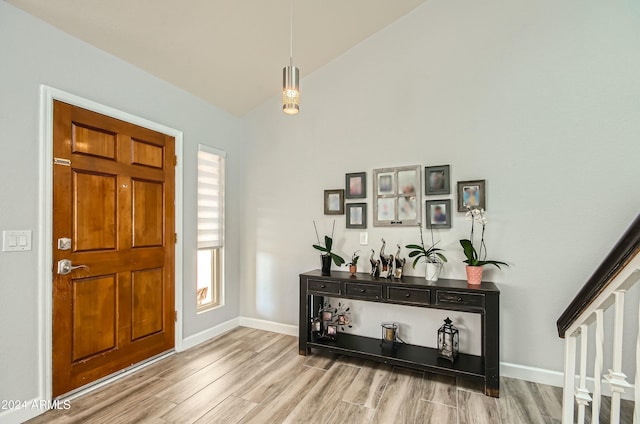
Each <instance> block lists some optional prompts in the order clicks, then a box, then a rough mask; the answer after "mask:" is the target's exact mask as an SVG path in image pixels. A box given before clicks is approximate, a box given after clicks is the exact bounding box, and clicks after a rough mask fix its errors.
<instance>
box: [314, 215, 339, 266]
mask: <svg viewBox="0 0 640 424" xmlns="http://www.w3.org/2000/svg"><path fill="white" fill-rule="evenodd" d="M313 228H315V230H316V238H317V239H318V244H314V245H313V248H314V249H316V250H319V251H321V252H322V254H321V255H320V260H321V262H322V275H325V276H329V275H331V261H332V260H333V262H334V263H335V264H336V266H341V265H342V264H344V259H343V258H342V256H340V255H337V254H335V253H333V252H332V251H331V248H332V247H333V231H334V230H335V228H336V222H335V221H333V229H332V230H331V237H329V236H324V246H323V245H322V244H321V243H320V237H319V236H318V227H316V222H315V221H313Z"/></svg>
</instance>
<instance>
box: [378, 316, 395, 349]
mask: <svg viewBox="0 0 640 424" xmlns="http://www.w3.org/2000/svg"><path fill="white" fill-rule="evenodd" d="M381 327H382V338H381V344H382V345H383V346H385V345H390V346H393V347H395V346H396V343H397V342H398V324H396V323H395V322H383V323H382V324H381Z"/></svg>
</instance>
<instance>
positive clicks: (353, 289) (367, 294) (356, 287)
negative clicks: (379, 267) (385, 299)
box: [345, 283, 382, 300]
mask: <svg viewBox="0 0 640 424" xmlns="http://www.w3.org/2000/svg"><path fill="white" fill-rule="evenodd" d="M345 288H346V290H345V291H346V295H347V296H350V297H360V298H362V299H372V300H380V299H382V286H378V285H376V286H374V285H371V284H354V283H346V284H345Z"/></svg>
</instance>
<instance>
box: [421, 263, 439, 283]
mask: <svg viewBox="0 0 640 424" xmlns="http://www.w3.org/2000/svg"><path fill="white" fill-rule="evenodd" d="M440 272H442V264H439V263H431V262H427V268H426V272H425V275H424V278H425V279H426V280H427V281H438V277H440Z"/></svg>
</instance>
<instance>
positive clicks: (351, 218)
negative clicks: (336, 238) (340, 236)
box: [347, 203, 367, 228]
mask: <svg viewBox="0 0 640 424" xmlns="http://www.w3.org/2000/svg"><path fill="white" fill-rule="evenodd" d="M347 228H367V204H366V203H347Z"/></svg>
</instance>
